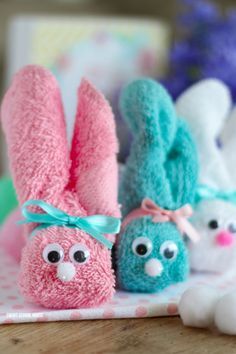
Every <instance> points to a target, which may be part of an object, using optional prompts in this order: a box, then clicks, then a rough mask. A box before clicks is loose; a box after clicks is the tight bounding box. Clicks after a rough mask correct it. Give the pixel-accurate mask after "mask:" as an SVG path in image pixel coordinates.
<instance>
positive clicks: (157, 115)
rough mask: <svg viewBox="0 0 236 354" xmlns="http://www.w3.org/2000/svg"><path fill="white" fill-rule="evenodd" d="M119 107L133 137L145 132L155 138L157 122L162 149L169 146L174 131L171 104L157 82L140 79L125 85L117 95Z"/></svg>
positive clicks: (147, 135)
mask: <svg viewBox="0 0 236 354" xmlns="http://www.w3.org/2000/svg"><path fill="white" fill-rule="evenodd" d="M120 109H121V113H122V115H123V118H124V119H125V120H126V122H127V124H128V125H129V127H130V129H131V132H132V133H133V135H134V136H135V137H137V136H139V135H140V134H145V135H146V137H149V139H150V140H153V139H154V140H155V134H156V126H157V125H158V128H159V129H160V130H161V135H162V137H163V139H162V143H163V148H164V149H165V150H168V149H169V148H170V146H171V144H172V142H173V139H174V135H175V131H176V121H175V119H174V117H175V112H174V106H173V103H172V100H171V98H170V96H169V94H168V93H167V91H166V90H165V89H164V88H163V87H162V86H161V85H159V84H158V83H157V82H156V81H154V80H151V79H149V78H142V79H138V80H135V81H133V82H131V83H130V84H129V85H127V86H126V87H125V88H124V89H123V91H122V94H121V97H120Z"/></svg>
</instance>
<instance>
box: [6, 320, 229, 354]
mask: <svg viewBox="0 0 236 354" xmlns="http://www.w3.org/2000/svg"><path fill="white" fill-rule="evenodd" d="M0 353H2V354H3V353H4V354H36V353H37V354H57V353H60V354H67V353H68V354H69V353H70V354H76V353H83V354H111V353H112V354H113V353H114V354H116V353H121V354H123V353H124V354H146V353H148V354H180V353H181V354H205V353H206V354H207V353H211V354H233V353H236V338H235V337H229V336H224V335H219V334H216V333H212V332H210V331H208V330H200V329H191V328H186V327H183V325H182V324H181V321H180V320H179V318H178V317H167V318H151V319H128V320H100V321H76V322H55V323H36V324H32V323H31V324H30V323H29V324H18V325H12V324H9V325H2V326H1V327H0Z"/></svg>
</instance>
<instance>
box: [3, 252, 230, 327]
mask: <svg viewBox="0 0 236 354" xmlns="http://www.w3.org/2000/svg"><path fill="white" fill-rule="evenodd" d="M18 267H19V265H18V264H15V263H14V261H12V260H11V259H10V258H8V257H7V256H6V255H5V254H4V253H3V252H2V251H1V250H0V269H1V272H0V323H1V324H11V323H20V322H48V321H78V320H87V319H113V318H132V317H133V318H135V317H136V318H144V317H158V316H175V315H177V314H178V302H179V299H180V297H181V294H182V293H183V292H184V291H185V290H186V289H187V288H188V287H191V286H194V285H200V284H201V285H202V284H204V285H211V286H216V287H217V288H219V289H220V290H221V292H222V291H223V292H225V293H227V292H228V291H229V290H231V289H234V288H235V284H236V274H228V275H225V276H224V277H220V276H219V275H218V276H216V275H211V276H203V275H192V276H191V277H190V279H189V280H188V281H187V282H185V283H182V284H178V285H172V286H170V287H169V288H167V289H166V290H165V291H163V292H162V293H160V294H134V293H128V292H121V291H117V292H116V294H115V296H114V298H113V299H112V301H110V302H109V303H108V304H106V305H104V306H101V307H98V308H90V309H80V310H74V309H73V310H48V309H45V308H43V307H40V306H36V305H34V304H30V303H27V302H25V301H24V299H23V298H22V297H21V295H20V294H19V292H18V290H17V276H18Z"/></svg>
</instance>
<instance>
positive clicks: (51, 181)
mask: <svg viewBox="0 0 236 354" xmlns="http://www.w3.org/2000/svg"><path fill="white" fill-rule="evenodd" d="M1 116H2V124H3V129H4V132H5V135H6V140H7V144H8V154H9V159H10V165H11V170H12V175H13V179H14V183H15V187H16V190H17V193H18V197H19V200H20V202H21V203H23V202H24V201H26V200H28V199H38V198H40V199H42V198H43V199H46V200H53V199H55V198H57V197H58V195H59V194H60V192H61V191H62V190H63V189H64V188H65V186H66V185H67V184H68V178H69V154H68V148H67V141H66V130H65V122H64V114H63V108H62V104H61V97H60V92H59V89H58V86H57V82H56V80H55V78H54V77H53V76H52V75H51V73H50V72H49V71H47V70H45V69H44V68H42V67H40V66H33V65H32V66H26V67H25V68H23V69H22V70H20V71H19V73H18V74H17V75H16V76H15V77H14V79H13V82H12V84H11V86H10V88H9V90H8V91H7V93H6V95H5V97H4V100H3V103H2V109H1Z"/></svg>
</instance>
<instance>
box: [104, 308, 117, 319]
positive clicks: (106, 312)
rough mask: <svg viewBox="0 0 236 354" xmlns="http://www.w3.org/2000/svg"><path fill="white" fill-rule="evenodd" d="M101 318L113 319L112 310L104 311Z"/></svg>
mask: <svg viewBox="0 0 236 354" xmlns="http://www.w3.org/2000/svg"><path fill="white" fill-rule="evenodd" d="M102 317H103V318H106V319H108V318H113V317H115V311H114V310H112V309H106V310H105V311H104V312H103V315H102Z"/></svg>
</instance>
